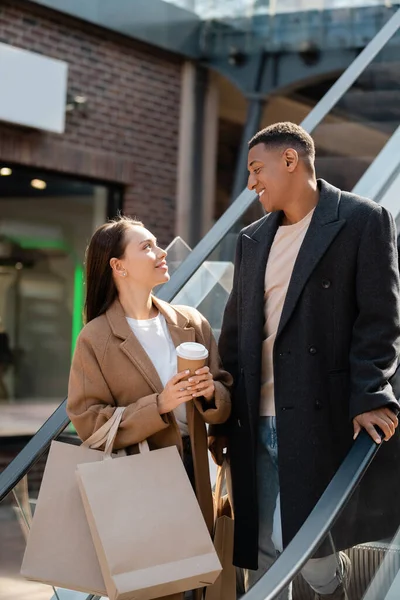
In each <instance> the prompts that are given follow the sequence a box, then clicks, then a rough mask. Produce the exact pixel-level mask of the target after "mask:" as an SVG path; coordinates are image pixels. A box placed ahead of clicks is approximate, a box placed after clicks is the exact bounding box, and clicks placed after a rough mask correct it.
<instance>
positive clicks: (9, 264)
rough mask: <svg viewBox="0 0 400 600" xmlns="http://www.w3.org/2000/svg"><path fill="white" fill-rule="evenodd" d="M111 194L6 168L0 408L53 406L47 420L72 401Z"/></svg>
mask: <svg viewBox="0 0 400 600" xmlns="http://www.w3.org/2000/svg"><path fill="white" fill-rule="evenodd" d="M109 195H110V190H109V188H107V187H105V186H101V185H93V184H91V183H87V182H82V181H77V180H74V179H67V178H61V177H59V176H54V175H49V174H44V173H38V172H37V171H33V170H28V169H25V168H21V167H15V166H11V165H0V407H1V405H3V406H4V405H15V407H17V405H18V406H22V405H29V406H30V408H27V410H28V412H29V410H32V407H31V405H33V404H34V405H35V406H36V407H37V410H38V411H39V412H40V406H42V405H43V404H46V408H45V409H44V412H45V413H46V414H45V416H46V415H47V413H49V414H51V411H52V410H53V408H54V405H58V404H59V403H60V402H61V400H62V399H63V398H64V397H65V395H66V393H67V385H68V374H69V368H70V361H71V355H72V352H73V350H74V345H75V342H76V338H77V336H78V334H79V331H80V329H81V327H82V308H83V301H84V289H83V263H84V255H85V249H86V245H87V242H88V240H89V238H90V236H91V234H92V232H93V231H94V229H95V228H96V227H97V226H98V225H100V224H101V223H103V222H104V221H105V220H106V218H107V216H108V214H107V213H108V212H109V211H108V199H109ZM18 413H20V410H19V411H18ZM21 416H22V415H19V417H21ZM43 420H44V419H43ZM18 421H19V423H20V425H21V423H22V421H21V418H18ZM15 433H24V432H23V431H19V432H15Z"/></svg>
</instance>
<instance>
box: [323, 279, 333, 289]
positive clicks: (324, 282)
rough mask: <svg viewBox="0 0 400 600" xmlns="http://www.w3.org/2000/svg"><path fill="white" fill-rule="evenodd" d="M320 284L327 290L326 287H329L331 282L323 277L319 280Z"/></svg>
mask: <svg viewBox="0 0 400 600" xmlns="http://www.w3.org/2000/svg"><path fill="white" fill-rule="evenodd" d="M321 285H322V287H323V288H325V289H326V290H327V289H328V288H330V287H331V282H330V281H329V279H323V280H322V281H321Z"/></svg>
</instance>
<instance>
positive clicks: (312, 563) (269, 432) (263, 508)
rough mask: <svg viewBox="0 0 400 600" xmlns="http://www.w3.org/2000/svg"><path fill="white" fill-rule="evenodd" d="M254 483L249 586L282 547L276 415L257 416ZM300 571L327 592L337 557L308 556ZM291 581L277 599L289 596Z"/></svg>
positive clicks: (287, 599)
mask: <svg viewBox="0 0 400 600" xmlns="http://www.w3.org/2000/svg"><path fill="white" fill-rule="evenodd" d="M258 435H259V439H258V455H257V484H258V510H259V542H258V569H257V571H251V570H246V571H245V588H246V591H247V590H249V589H250V588H251V587H252V586H253V585H254V584H255V583H256V582H257V581H258V580H259V579H260V578H261V577H262V576H263V575H264V573H266V571H268V569H269V568H270V566H271V565H272V563H273V562H274V561H275V560H276V558H277V557H278V556H279V553H280V552H282V550H283V545H282V527H281V510H280V508H281V507H280V496H279V473H278V439H277V433H276V417H260V423H259V431H258ZM302 575H303V577H304V579H305V580H306V581H307V582H308V583H309V585H310V586H311V587H312V588H313V589H314V590H315V591H316V592H317V593H319V594H321V595H323V594H331V593H332V592H334V591H335V589H336V587H337V586H338V584H339V582H340V579H339V577H340V576H339V575H338V557H337V556H336V555H335V554H332V555H330V556H327V557H324V558H316V559H313V558H312V559H310V560H309V561H307V563H306V564H305V565H304V567H303V569H302ZM291 598H292V591H291V585H290V586H289V587H288V588H286V589H285V590H284V591H283V592H282V593H281V594H280V595H279V598H278V600H291Z"/></svg>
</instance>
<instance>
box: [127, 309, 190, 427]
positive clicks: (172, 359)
mask: <svg viewBox="0 0 400 600" xmlns="http://www.w3.org/2000/svg"><path fill="white" fill-rule="evenodd" d="M126 320H127V321H128V324H129V327H130V328H131V329H132V331H133V333H134V334H135V336H136V337H137V339H138V340H139V342H140V343H141V345H142V346H143V348H144V350H145V352H146V354H147V355H148V357H149V358H150V360H151V362H152V363H153V365H154V366H155V368H156V371H157V373H158V375H159V377H160V379H161V383H162V384H163V386H164V387H165V386H166V384H167V383H168V381H169V380H170V379H171V377H173V376H174V375H176V374H177V360H176V350H175V346H174V343H173V341H172V338H171V334H170V333H169V329H168V326H167V323H166V321H165V317H164V316H163V315H162V314H160V313H159V314H158V315H157V317H154V319H143V320H140V321H138V320H137V319H132V318H131V317H126ZM174 415H175V418H176V421H177V423H178V427H179V430H180V432H181V434H182V435H189V430H188V426H187V417H186V403H183V404H180V405H179V406H178V407H177V408H175V410H174Z"/></svg>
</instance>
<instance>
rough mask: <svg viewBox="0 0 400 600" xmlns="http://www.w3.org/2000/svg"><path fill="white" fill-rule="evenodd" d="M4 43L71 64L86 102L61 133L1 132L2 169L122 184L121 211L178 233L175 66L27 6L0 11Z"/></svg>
mask: <svg viewBox="0 0 400 600" xmlns="http://www.w3.org/2000/svg"><path fill="white" fill-rule="evenodd" d="M0 41H1V42H4V43H6V44H11V45H14V46H17V47H19V48H24V49H27V50H31V51H33V52H38V53H41V54H44V55H46V56H49V57H53V58H58V59H61V60H64V61H66V62H68V64H69V78H68V91H69V92H70V93H71V94H82V95H85V96H87V98H88V103H87V109H86V111H85V113H83V112H80V111H74V112H72V113H68V114H67V122H66V131H65V133H64V134H62V135H59V134H50V133H42V132H36V131H32V130H28V129H23V128H18V127H14V126H11V125H6V124H0V161H2V162H3V163H4V162H6V161H9V162H14V163H19V164H23V165H29V166H36V167H41V168H45V169H50V170H53V171H58V172H62V173H68V174H72V175H76V176H82V177H90V178H92V179H95V180H96V179H98V180H99V181H100V180H101V181H103V182H104V181H109V182H114V183H119V184H123V185H124V186H125V195H124V211H125V212H126V213H127V214H132V215H135V216H137V217H139V218H141V219H142V220H144V222H145V224H146V225H147V226H148V227H149V228H150V229H151V230H152V231H153V232H154V233H155V234H156V235H157V237H158V238H159V239H160V241H161V242H162V243H164V244H165V243H168V242H169V241H170V240H171V239H172V237H173V235H174V219H175V197H176V176H177V144H178V126H179V112H180V88H181V62H182V61H181V59H180V58H179V57H176V56H174V55H172V54H168V53H166V52H165V51H163V52H161V51H158V50H157V49H156V48H153V47H151V46H147V45H145V44H140V43H139V42H136V41H134V40H130V39H128V38H125V37H124V36H119V35H117V34H113V33H112V32H109V31H106V30H103V29H101V28H98V27H96V26H92V25H90V24H88V23H84V22H83V21H79V20H77V19H74V18H72V17H68V16H65V15H62V14H61V13H57V12H54V11H51V10H48V9H46V8H43V7H40V6H37V5H35V4H34V3H31V2H28V1H26V0H2V2H1V3H0Z"/></svg>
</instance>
